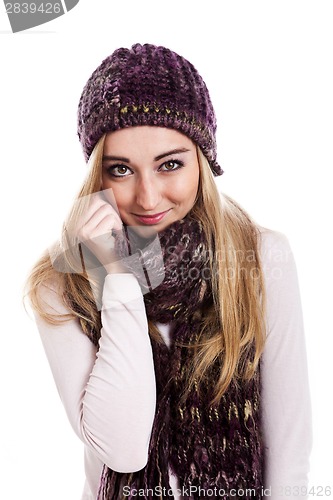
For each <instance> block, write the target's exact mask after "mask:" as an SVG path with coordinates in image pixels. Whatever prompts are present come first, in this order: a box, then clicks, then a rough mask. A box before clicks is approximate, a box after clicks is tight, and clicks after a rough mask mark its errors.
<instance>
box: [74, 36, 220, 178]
mask: <svg viewBox="0 0 333 500" xmlns="http://www.w3.org/2000/svg"><path fill="white" fill-rule="evenodd" d="M137 125H156V126H160V127H167V128H172V129H175V130H178V131H179V132H182V133H184V134H185V135H187V136H188V137H189V138H190V139H192V140H193V142H195V143H196V144H197V145H198V146H199V147H200V148H201V150H202V152H203V153H204V155H205V156H206V158H207V159H208V162H209V164H210V167H211V169H212V171H213V173H214V175H221V174H222V173H223V170H222V169H221V167H220V166H219V164H218V163H217V160H216V137H215V133H216V118H215V113H214V109H213V106H212V103H211V100H210V97H209V93H208V90H207V87H206V85H205V82H204V81H203V79H202V78H201V76H200V75H199V73H198V72H197V70H196V69H195V68H194V66H193V65H192V64H191V63H190V62H189V61H187V60H186V59H184V58H183V57H181V56H179V55H178V54H176V53H175V52H173V51H171V50H169V49H167V48H165V47H157V46H155V45H151V44H145V45H141V44H136V45H133V46H132V48H131V49H126V48H120V49H117V50H116V51H115V52H113V54H111V55H110V56H109V57H107V58H106V59H105V60H104V61H103V62H102V63H101V65H100V66H99V67H98V68H97V69H96V70H95V71H94V72H93V74H92V75H91V77H90V78H89V80H88V82H87V83H86V85H85V87H84V89H83V92H82V95H81V98H80V102H79V108H78V135H79V138H80V141H81V144H82V147H83V152H84V155H85V158H86V160H88V159H89V157H90V155H91V153H92V151H93V149H94V146H95V145H96V143H97V142H98V140H99V139H100V137H101V136H102V135H103V134H104V133H105V132H111V131H114V130H119V129H122V128H125V127H133V126H137Z"/></svg>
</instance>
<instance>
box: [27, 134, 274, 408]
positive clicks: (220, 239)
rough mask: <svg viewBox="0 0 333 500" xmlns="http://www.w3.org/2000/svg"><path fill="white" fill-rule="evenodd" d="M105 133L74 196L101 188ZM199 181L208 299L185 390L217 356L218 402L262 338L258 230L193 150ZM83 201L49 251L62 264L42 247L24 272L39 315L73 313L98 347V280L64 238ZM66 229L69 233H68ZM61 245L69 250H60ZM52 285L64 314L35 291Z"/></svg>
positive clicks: (250, 372) (254, 357)
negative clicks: (59, 261) (209, 281)
mask: <svg viewBox="0 0 333 500" xmlns="http://www.w3.org/2000/svg"><path fill="white" fill-rule="evenodd" d="M104 139H105V135H104V136H103V137H102V138H101V139H100V140H99V141H98V143H97V145H96V147H95V149H94V152H93V154H92V156H91V159H90V167H91V168H90V171H89V173H88V177H87V179H86V180H85V182H84V184H83V186H82V188H81V190H80V192H79V195H78V198H80V197H84V196H86V195H89V194H91V193H94V192H97V191H99V190H100V189H101V163H102V155H103V149H104ZM198 160H199V168H200V182H199V190H198V196H197V200H196V203H195V205H194V207H193V208H192V214H193V215H194V216H195V217H196V218H197V220H199V221H200V222H201V223H202V226H203V229H204V232H205V234H206V237H207V241H208V248H209V249H210V251H211V254H210V268H211V269H210V270H211V276H212V291H213V305H212V307H211V308H210V309H209V310H207V311H206V312H205V313H204V317H203V319H202V326H201V330H200V334H199V337H198V343H197V345H196V347H195V349H196V355H195V356H193V366H191V367H190V369H189V378H188V386H189V389H190V388H191V387H192V386H193V385H194V384H195V385H196V384H198V383H199V384H200V382H201V381H202V380H203V379H204V378H205V377H206V376H208V373H209V368H210V367H211V366H212V364H213V363H215V361H221V363H220V366H221V369H220V375H219V378H218V380H217V381H216V386H215V399H214V402H218V401H219V400H220V398H221V397H222V395H223V394H224V393H225V392H226V390H227V389H228V387H229V385H230V383H231V381H232V380H234V381H236V382H238V381H240V380H250V379H251V378H252V377H253V376H254V375H255V372H256V370H257V368H258V363H259V360H260V357H261V354H262V352H263V348H264V339H265V321H264V317H265V292H264V279H263V272H262V267H261V263H260V256H259V249H258V248H259V236H260V233H259V230H258V228H257V226H256V224H255V223H254V222H253V221H252V220H251V219H250V217H249V216H248V214H247V213H246V212H245V211H244V210H243V209H242V208H241V207H240V206H239V205H238V204H237V203H236V202H235V201H233V200H232V199H231V198H229V197H228V196H226V195H222V194H220V193H219V192H218V190H217V187H216V183H215V180H214V177H213V174H212V171H211V169H210V166H209V163H208V161H207V159H206V157H205V156H204V155H203V153H202V152H201V150H200V149H199V148H198ZM82 209H83V208H82V205H80V208H79V209H78V205H77V204H74V207H73V209H72V211H71V213H70V215H69V217H68V220H67V221H66V224H65V226H64V230H63V234H62V238H61V240H60V242H59V243H58V244H57V245H56V246H55V248H54V255H56V256H58V258H59V259H62V264H63V266H64V269H63V270H66V269H68V270H70V272H59V271H57V270H56V269H55V268H54V266H53V264H52V261H51V258H50V255H49V254H48V253H45V254H44V255H43V256H42V257H41V259H40V260H39V261H38V262H37V263H36V265H35V266H34V268H33V270H32V272H31V275H30V277H29V280H28V283H27V286H28V295H29V297H30V301H31V304H32V307H33V308H34V309H35V310H36V311H37V312H38V314H40V315H41V316H42V317H43V318H44V319H45V320H46V321H48V322H50V323H52V324H57V323H59V322H60V321H66V320H68V319H72V318H78V319H79V321H80V324H81V327H82V329H83V331H84V333H86V334H87V335H88V336H89V338H90V339H91V340H92V341H93V342H94V343H95V344H96V345H97V344H98V339H99V335H100V334H99V330H100V328H101V320H100V312H99V311H98V307H97V305H96V301H95V298H96V290H94V289H93V287H94V286H96V287H98V283H96V284H94V283H93V284H91V282H89V280H88V277H87V275H86V273H85V269H84V266H82V258H81V253H80V252H76V255H74V253H75V252H72V251H70V249H73V248H78V249H79V248H80V245H79V243H78V241H68V233H67V231H66V227H68V226H70V225H71V224H74V223H75V221H76V220H77V217H78V216H79V215H80V213H81V210H82ZM69 232H70V231H69ZM64 248H68V249H69V251H67V252H64ZM47 283H51V284H52V287H53V288H54V287H55V286H56V287H57V291H58V293H59V294H61V297H62V299H63V302H64V303H65V305H66V306H67V309H69V312H68V314H64V315H59V314H58V313H52V312H51V311H50V309H49V308H47V307H46V305H45V303H44V302H43V300H42V298H41V294H40V287H41V285H46V286H47ZM149 331H150V334H151V336H152V337H153V338H155V339H157V340H160V335H159V333H158V330H157V328H156V327H155V326H154V324H153V323H152V322H151V321H149Z"/></svg>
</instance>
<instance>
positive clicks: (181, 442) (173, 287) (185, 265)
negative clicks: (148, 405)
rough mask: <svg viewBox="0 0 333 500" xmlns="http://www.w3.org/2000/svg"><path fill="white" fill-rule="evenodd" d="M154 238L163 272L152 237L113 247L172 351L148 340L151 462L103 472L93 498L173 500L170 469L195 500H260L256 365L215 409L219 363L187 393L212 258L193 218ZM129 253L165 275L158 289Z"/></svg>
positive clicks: (123, 239)
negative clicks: (153, 394) (166, 329)
mask: <svg viewBox="0 0 333 500" xmlns="http://www.w3.org/2000/svg"><path fill="white" fill-rule="evenodd" d="M158 240H159V244H160V247H161V249H162V256H163V259H162V261H163V262H162V266H163V270H161V258H160V256H159V255H157V252H156V248H157V247H156V239H155V240H154V239H152V240H150V241H146V242H143V240H142V239H141V240H140V238H137V239H136V240H135V238H133V237H132V238H129V237H128V234H126V232H125V233H118V234H117V235H116V249H117V251H118V253H119V255H120V257H122V259H123V262H124V265H125V266H127V267H128V269H129V270H131V272H133V273H134V274H135V275H136V276H137V278H138V280H139V282H140V284H141V287H142V291H143V293H144V301H145V306H146V312H147V317H148V318H149V319H150V320H152V321H153V322H161V323H170V324H171V330H170V346H169V347H168V346H166V345H165V344H164V342H163V341H161V342H159V341H157V340H155V339H153V338H152V339H151V342H152V351H153V358H154V367H155V376H156V386H157V407H156V414H155V419H154V424H153V429H152V434H151V440H150V445H149V454H148V463H147V465H146V467H144V468H143V469H142V470H141V471H139V472H135V473H131V474H121V473H118V472H115V471H112V470H111V469H109V468H108V467H107V466H104V469H103V473H102V477H101V482H100V489H99V494H98V500H111V499H112V500H118V499H120V498H129V499H134V498H137V491H138V490H139V489H140V497H141V498H164V499H173V498H174V497H173V495H172V492H171V489H170V485H169V468H170V469H171V470H172V472H173V473H174V474H175V475H176V476H177V478H178V480H179V488H180V490H181V492H182V493H183V494H186V493H189V492H191V493H190V494H189V498H191V499H192V500H199V499H200V498H203V497H204V496H205V494H204V493H203V491H205V492H206V494H207V495H206V496H209V497H210V498H215V499H217V498H218V499H220V500H226V499H229V498H231V496H230V491H231V490H232V489H234V490H236V491H237V490H239V489H242V490H247V491H248V493H247V494H245V493H243V495H242V498H252V499H253V498H256V499H260V498H262V494H261V492H262V486H263V471H264V464H263V458H262V457H263V440H262V436H261V432H260V428H261V425H260V364H259V368H258V369H257V372H256V375H255V377H254V378H253V379H251V380H250V381H249V382H243V381H242V382H241V383H236V381H234V382H232V383H231V385H230V386H229V388H228V390H227V391H226V393H225V394H224V395H223V397H222V399H221V400H220V402H219V403H218V404H215V405H213V404H212V403H211V401H212V399H213V396H214V394H213V389H214V386H215V382H216V380H217V378H218V375H219V371H220V368H221V363H222V362H223V359H222V360H221V359H219V360H217V361H216V363H214V364H213V365H212V366H211V368H210V372H209V374H208V377H207V378H206V379H205V380H204V381H203V382H202V383H201V384H200V386H199V384H195V386H194V387H193V388H192V389H191V390H190V391H189V392H186V388H187V386H188V367H189V365H190V363H191V360H192V358H193V356H195V355H196V351H195V348H194V346H196V345H197V344H198V342H199V341H200V326H201V319H202V316H203V314H204V312H205V310H206V308H209V307H212V306H213V302H212V300H213V299H212V292H211V274H210V266H209V258H210V256H209V252H208V247H207V243H206V238H205V234H204V231H203V228H202V226H201V224H200V223H199V222H198V221H196V220H195V219H194V218H192V217H191V215H187V216H186V217H185V218H184V219H182V220H180V221H176V222H174V223H173V224H171V225H170V226H169V227H168V228H166V229H165V230H163V231H161V232H160V233H159V234H158ZM142 245H143V246H142ZM144 245H145V246H144ZM131 254H132V255H137V256H138V259H140V263H141V265H142V266H146V267H147V269H149V271H148V275H152V274H153V273H154V269H155V270H156V272H157V275H158V273H162V274H161V275H162V276H164V278H163V281H162V282H161V283H160V284H159V285H158V286H157V287H156V288H153V287H152V286H151V283H148V281H149V280H147V278H146V276H147V275H146V274H143V273H142V272H140V271H138V269H139V267H138V265H137V264H138V262H139V261H136V260H135V259H134V260H133V259H131ZM163 263H164V265H163ZM147 283H148V284H147ZM184 395H185V396H184ZM124 486H127V487H128V488H129V489H131V491H132V493H133V494H130V495H128V490H126V495H124V491H125V490H124ZM134 488H135V490H136V491H135V490H134ZM249 490H252V493H250V491H249ZM144 492H146V494H145V493H144ZM152 492H154V493H152ZM159 493H161V494H159ZM233 498H235V495H233ZM236 498H237V496H236Z"/></svg>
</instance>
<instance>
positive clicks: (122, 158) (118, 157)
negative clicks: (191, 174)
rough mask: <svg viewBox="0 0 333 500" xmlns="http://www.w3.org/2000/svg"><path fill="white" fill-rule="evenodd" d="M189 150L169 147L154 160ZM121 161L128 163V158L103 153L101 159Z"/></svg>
mask: <svg viewBox="0 0 333 500" xmlns="http://www.w3.org/2000/svg"><path fill="white" fill-rule="evenodd" d="M188 151H190V150H189V149H187V148H177V149H171V151H167V152H166V153H162V154H160V155H157V156H155V158H154V161H158V160H161V159H162V158H165V157H166V156H170V155H175V154H179V153H187V152H188ZM110 160H113V161H122V162H124V163H130V159H129V158H125V157H124V156H113V155H104V156H103V159H102V161H110Z"/></svg>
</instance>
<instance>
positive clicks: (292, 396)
mask: <svg viewBox="0 0 333 500" xmlns="http://www.w3.org/2000/svg"><path fill="white" fill-rule="evenodd" d="M262 262H263V268H264V274H265V281H266V293H267V341H266V346H265V350H264V353H263V357H262V365H261V376H262V418H263V433H264V443H265V488H271V492H272V496H271V498H272V499H273V500H275V499H278V498H286V499H287V498H288V499H289V500H290V499H293V498H298V499H301V498H302V499H304V498H306V494H304V492H306V488H307V481H308V479H307V475H308V471H309V456H310V451H311V446H312V424H311V403H310V394H309V383H308V370H307V356H306V346H305V336H304V328H303V316H302V307H301V300H300V292H299V286H298V278H297V271H296V266H295V262H294V258H293V254H292V252H291V249H290V246H289V243H288V240H287V239H286V237H285V236H284V235H283V234H281V233H277V232H273V231H268V230H267V231H265V232H263V233H262Z"/></svg>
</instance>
